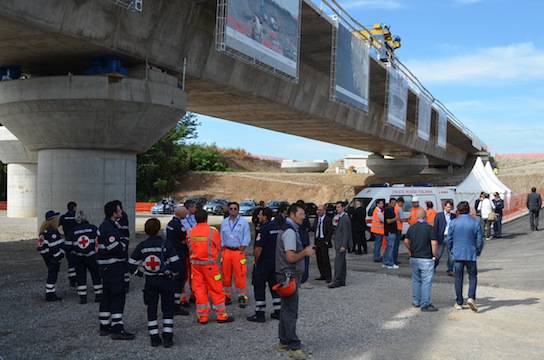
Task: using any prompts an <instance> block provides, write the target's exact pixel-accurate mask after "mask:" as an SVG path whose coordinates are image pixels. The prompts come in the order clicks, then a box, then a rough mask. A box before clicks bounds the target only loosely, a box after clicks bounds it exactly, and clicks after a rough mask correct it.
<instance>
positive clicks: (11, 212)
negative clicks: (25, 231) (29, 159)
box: [7, 164, 38, 217]
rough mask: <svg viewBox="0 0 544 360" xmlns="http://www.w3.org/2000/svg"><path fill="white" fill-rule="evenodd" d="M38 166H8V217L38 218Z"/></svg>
mask: <svg viewBox="0 0 544 360" xmlns="http://www.w3.org/2000/svg"><path fill="white" fill-rule="evenodd" d="M37 170H38V165H37V164H8V194H7V195H8V217H35V216H36V174H37Z"/></svg>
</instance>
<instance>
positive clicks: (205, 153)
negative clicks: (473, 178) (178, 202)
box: [136, 113, 229, 201]
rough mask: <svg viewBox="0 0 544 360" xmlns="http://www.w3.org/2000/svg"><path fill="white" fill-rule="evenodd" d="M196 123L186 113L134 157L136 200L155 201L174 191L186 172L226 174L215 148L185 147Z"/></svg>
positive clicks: (194, 117)
mask: <svg viewBox="0 0 544 360" xmlns="http://www.w3.org/2000/svg"><path fill="white" fill-rule="evenodd" d="M198 125H199V123H198V119H197V117H196V115H195V114H191V113H187V115H185V116H184V117H183V118H182V119H181V120H180V121H179V122H178V123H177V125H176V126H175V127H174V128H173V129H171V130H170V131H169V132H168V133H167V134H166V135H164V136H163V137H162V138H161V139H160V140H159V141H158V142H157V143H156V144H155V145H153V146H152V147H151V148H150V149H149V150H148V151H146V152H145V153H143V154H139V155H138V167H137V189H136V198H137V199H138V200H139V201H157V200H159V198H161V197H162V196H163V195H165V194H168V193H170V192H172V191H174V189H175V188H176V185H177V179H178V178H179V177H180V176H182V175H183V173H185V172H187V171H189V170H197V171H228V170H229V168H228V166H227V164H226V162H225V160H224V157H223V155H222V154H221V152H220V151H219V149H218V148H217V147H216V146H215V145H200V144H188V143H187V141H189V140H192V139H195V138H196V137H197V127H198Z"/></svg>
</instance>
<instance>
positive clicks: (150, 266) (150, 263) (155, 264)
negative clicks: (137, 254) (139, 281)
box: [144, 255, 161, 272]
mask: <svg viewBox="0 0 544 360" xmlns="http://www.w3.org/2000/svg"><path fill="white" fill-rule="evenodd" d="M160 266H161V260H160V259H159V258H158V257H156V256H155V255H149V256H148V257H146V258H145V261H144V268H145V269H146V270H147V271H151V272H157V271H158V270H159V267H160Z"/></svg>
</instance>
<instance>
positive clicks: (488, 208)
mask: <svg viewBox="0 0 544 360" xmlns="http://www.w3.org/2000/svg"><path fill="white" fill-rule="evenodd" d="M478 210H479V211H480V214H481V217H482V223H483V227H484V234H485V239H486V240H489V239H491V226H492V225H493V222H494V221H495V204H493V202H492V201H491V200H490V199H489V194H488V193H485V194H484V199H483V200H482V201H480V203H479V204H478Z"/></svg>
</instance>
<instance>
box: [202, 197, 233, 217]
mask: <svg viewBox="0 0 544 360" xmlns="http://www.w3.org/2000/svg"><path fill="white" fill-rule="evenodd" d="M228 202H229V201H228V200H227V199H212V200H210V201H208V202H207V203H206V204H205V205H204V207H203V209H204V210H205V211H206V212H208V213H210V214H213V215H223V214H225V207H226V205H227V203H228Z"/></svg>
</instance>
